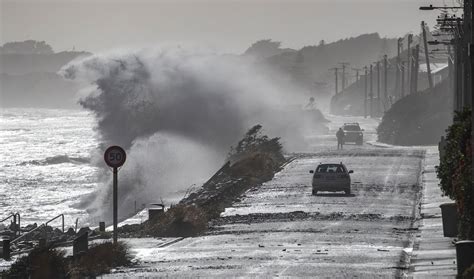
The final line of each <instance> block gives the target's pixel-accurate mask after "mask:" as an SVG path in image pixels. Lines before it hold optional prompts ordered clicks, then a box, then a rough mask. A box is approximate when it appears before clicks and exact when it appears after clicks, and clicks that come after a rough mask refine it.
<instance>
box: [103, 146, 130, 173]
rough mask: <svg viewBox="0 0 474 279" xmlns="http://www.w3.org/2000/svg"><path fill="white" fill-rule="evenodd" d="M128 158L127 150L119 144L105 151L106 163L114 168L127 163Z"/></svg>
mask: <svg viewBox="0 0 474 279" xmlns="http://www.w3.org/2000/svg"><path fill="white" fill-rule="evenodd" d="M126 158H127V154H126V153H125V150H123V148H122V147H120V146H117V145H114V146H111V147H109V148H107V150H105V152H104V160H105V163H106V164H107V165H108V166H109V167H112V168H118V167H121V166H122V165H123V164H124V163H125V159H126Z"/></svg>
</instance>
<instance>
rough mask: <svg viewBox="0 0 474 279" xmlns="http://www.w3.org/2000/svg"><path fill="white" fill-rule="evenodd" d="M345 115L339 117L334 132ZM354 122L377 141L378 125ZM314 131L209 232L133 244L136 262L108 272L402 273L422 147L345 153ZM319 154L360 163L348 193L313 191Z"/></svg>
mask: <svg viewBox="0 0 474 279" xmlns="http://www.w3.org/2000/svg"><path fill="white" fill-rule="evenodd" d="M345 120H346V119H344V118H343V117H340V118H335V119H333V123H332V124H331V125H332V126H331V132H332V131H334V130H335V129H336V128H337V127H338V126H339V125H340V124H341V123H342V122H343V121H345ZM358 121H359V122H361V123H362V126H363V127H364V128H365V129H366V130H367V131H366V135H367V136H366V138H367V140H368V141H371V140H372V141H373V140H374V138H373V135H374V127H375V124H376V123H374V121H370V120H369V121H365V120H363V119H359V120H358ZM309 139H310V140H311V141H312V142H313V143H314V144H313V145H312V146H313V147H312V148H313V150H311V151H310V152H305V153H299V154H294V155H293V156H294V160H293V161H291V162H290V163H289V164H288V165H287V166H286V167H285V168H284V170H283V171H281V172H280V173H278V174H277V175H276V176H275V178H274V179H273V180H272V181H269V182H267V183H265V184H264V185H262V186H261V187H259V188H257V189H253V190H251V191H249V192H247V193H246V194H245V196H243V197H242V198H241V200H240V201H239V202H237V203H235V204H234V205H233V207H231V208H227V209H226V211H225V212H224V213H223V214H222V218H220V219H218V220H216V221H214V222H213V225H212V228H211V230H210V231H209V232H208V234H207V235H205V236H201V237H193V238H185V239H183V240H180V241H177V242H175V243H173V244H171V245H168V246H166V247H161V248H158V247H147V248H146V249H145V248H140V247H135V248H133V249H132V250H133V251H134V252H135V254H136V256H137V258H138V259H139V260H140V261H141V264H140V266H138V267H136V268H132V269H125V270H118V271H117V273H115V274H111V275H109V276H112V277H122V276H133V277H138V276H145V277H156V276H171V277H196V276H203V277H229V276H245V277H278V276H283V277H288V276H289V277H293V276H295V277H325V278H340V277H358V278H379V277H384V278H385V277H387V278H393V277H400V276H404V275H405V274H406V272H407V270H406V260H407V255H409V253H410V249H411V247H412V242H413V238H414V233H415V232H416V230H417V228H415V227H413V220H414V218H415V217H416V215H417V212H418V206H419V199H420V198H421V197H420V190H421V185H420V172H421V169H422V163H423V156H424V150H423V149H417V148H392V147H377V146H373V145H370V144H364V145H363V146H346V148H345V149H344V150H342V151H341V150H335V147H336V144H335V139H334V138H333V137H332V136H322V137H309ZM320 162H323V163H324V162H335V163H338V162H343V163H344V164H346V166H347V167H348V169H352V170H354V174H352V175H351V178H352V184H351V187H352V194H351V195H349V196H347V195H344V194H343V193H341V194H337V193H336V194H335V193H321V194H319V193H318V195H317V196H313V195H311V174H309V170H311V169H314V168H315V167H316V166H317V164H319V163H320ZM131 244H132V245H133V243H131Z"/></svg>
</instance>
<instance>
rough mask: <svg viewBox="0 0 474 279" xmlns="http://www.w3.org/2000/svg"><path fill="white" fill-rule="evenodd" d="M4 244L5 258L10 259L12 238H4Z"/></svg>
mask: <svg viewBox="0 0 474 279" xmlns="http://www.w3.org/2000/svg"><path fill="white" fill-rule="evenodd" d="M2 246H3V259H5V260H9V259H10V238H3V240H2Z"/></svg>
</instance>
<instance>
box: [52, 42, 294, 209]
mask: <svg viewBox="0 0 474 279" xmlns="http://www.w3.org/2000/svg"><path fill="white" fill-rule="evenodd" d="M263 72H264V71H262V69H259V68H258V67H256V66H255V65H254V64H252V63H251V62H249V61H246V60H245V59H243V58H241V57H238V56H223V55H216V54H213V53H208V52H202V51H193V50H187V49H182V48H166V49H142V50H132V51H122V52H115V53H109V54H105V55H94V56H91V57H88V58H85V59H82V60H79V61H73V62H71V63H69V64H68V65H66V66H65V67H64V68H63V69H62V70H61V74H62V75H63V76H64V77H65V78H68V79H76V80H82V81H86V82H87V83H89V84H92V85H93V86H91V87H89V88H86V89H84V90H83V92H82V97H81V98H80V100H79V102H80V104H81V105H82V106H83V107H84V108H86V109H88V110H91V111H93V112H94V113H95V115H96V118H97V128H98V132H99V135H100V137H101V141H102V143H103V146H102V147H105V146H106V145H112V144H117V145H121V146H122V147H124V148H125V149H126V150H127V153H128V158H129V159H128V161H127V162H126V164H125V165H124V167H123V169H122V170H121V172H120V177H119V179H120V180H119V181H120V185H119V199H120V201H119V204H120V213H119V214H120V215H121V216H122V217H124V216H126V215H128V214H129V213H130V211H131V210H132V208H133V205H134V203H135V201H137V203H138V204H139V205H141V204H143V203H150V202H157V201H159V199H160V198H165V199H166V198H169V197H170V195H172V194H173V193H176V191H177V190H180V189H181V190H182V189H186V188H187V187H189V186H190V185H192V184H195V183H200V182H203V180H204V179H206V178H208V177H210V175H212V173H213V172H214V171H216V170H217V169H218V168H219V167H220V165H221V164H222V163H223V162H224V159H225V157H226V154H227V152H228V150H229V147H230V146H231V145H232V144H235V143H236V142H237V141H238V140H239V138H240V137H241V136H242V135H243V134H244V133H245V131H246V130H247V129H248V128H250V127H251V126H253V125H255V124H262V125H263V127H264V128H265V130H266V131H267V132H268V133H269V135H271V136H282V137H283V140H284V142H286V143H287V145H288V143H289V141H290V140H289V139H286V138H285V135H287V134H294V131H295V127H299V126H300V124H298V123H302V122H301V121H300V120H295V121H292V120H290V119H288V117H287V116H283V115H278V113H277V114H276V113H275V111H276V110H277V109H278V108H281V107H284V106H286V105H287V104H288V100H289V99H290V98H293V99H294V97H293V96H288V95H289V94H288V92H282V91H283V90H282V89H280V88H282V87H281V86H278V85H277V84H276V83H275V82H273V81H270V80H268V79H266V78H265V77H264V75H263V74H262V73H263ZM286 88H288V87H286ZM97 163H98V164H99V163H100V164H101V165H102V164H103V163H102V162H99V161H97ZM103 174H104V176H103V177H104V178H103V179H102V180H103V181H104V184H105V185H108V184H109V183H110V181H109V178H108V177H110V173H106V171H105V169H104V173H103ZM110 188H111V187H108V186H104V187H102V188H101V189H102V190H100V191H99V192H98V193H95V194H94V195H91V197H89V198H88V200H87V202H86V203H84V205H85V206H87V207H88V209H89V211H90V213H91V215H92V216H104V214H106V215H105V217H108V216H109V214H110V212H109V209H110V206H108V205H107V204H108V203H109V201H110V198H109V197H110Z"/></svg>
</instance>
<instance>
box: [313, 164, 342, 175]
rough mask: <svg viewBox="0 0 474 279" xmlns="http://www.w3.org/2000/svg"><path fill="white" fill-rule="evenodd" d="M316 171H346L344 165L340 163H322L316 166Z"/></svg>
mask: <svg viewBox="0 0 474 279" xmlns="http://www.w3.org/2000/svg"><path fill="white" fill-rule="evenodd" d="M316 172H319V173H330V172H337V173H343V172H346V168H345V167H344V165H341V164H324V165H319V166H318V167H317V168H316Z"/></svg>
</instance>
